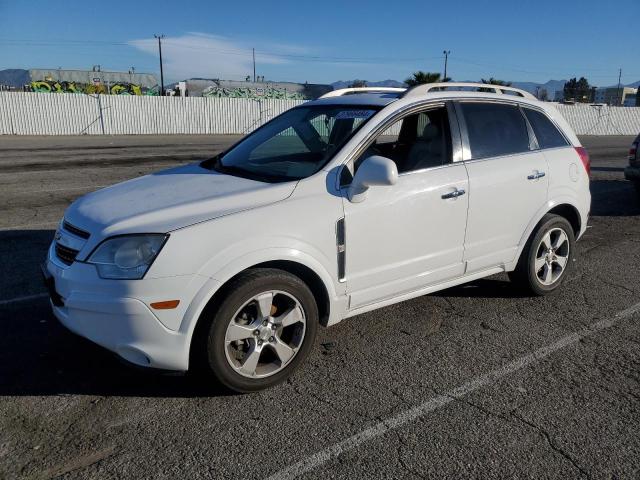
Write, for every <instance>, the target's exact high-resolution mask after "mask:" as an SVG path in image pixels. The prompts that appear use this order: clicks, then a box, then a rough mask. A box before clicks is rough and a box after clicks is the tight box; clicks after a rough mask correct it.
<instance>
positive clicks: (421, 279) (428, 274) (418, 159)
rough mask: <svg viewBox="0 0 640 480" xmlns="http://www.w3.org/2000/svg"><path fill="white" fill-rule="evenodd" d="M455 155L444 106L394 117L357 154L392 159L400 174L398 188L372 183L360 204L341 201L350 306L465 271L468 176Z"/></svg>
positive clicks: (376, 299)
mask: <svg viewBox="0 0 640 480" xmlns="http://www.w3.org/2000/svg"><path fill="white" fill-rule="evenodd" d="M451 152H452V142H451V131H450V124H449V118H448V115H447V109H446V108H445V107H444V106H439V107H436V108H431V109H426V110H424V111H421V112H419V113H415V114H412V115H410V116H407V117H404V118H403V119H401V120H398V121H397V122H394V123H393V124H392V125H391V126H390V127H389V128H388V129H386V130H385V131H384V132H382V134H381V135H379V136H378V137H377V138H376V139H375V142H374V143H372V145H371V146H370V147H369V148H368V149H367V151H366V152H365V153H364V154H363V157H362V158H361V159H359V160H363V159H364V158H365V157H367V156H370V155H383V156H385V157H388V158H391V159H392V160H393V161H394V162H395V163H396V165H397V166H398V173H399V176H398V182H397V183H396V184H395V185H393V186H385V187H371V188H370V189H369V190H368V192H367V196H366V198H365V199H364V201H362V202H360V203H352V202H350V201H349V200H348V199H347V198H345V199H344V211H345V237H346V261H345V279H346V282H347V291H348V293H349V294H350V296H351V304H350V308H352V309H353V308H358V307H362V306H365V305H368V304H372V303H375V302H378V301H382V300H385V299H388V298H392V297H395V296H398V295H401V294H404V293H409V292H412V291H415V290H418V289H420V288H423V287H425V286H428V285H433V284H437V283H440V282H443V281H445V280H448V279H451V278H455V277H458V276H460V275H461V274H462V272H463V246H464V236H465V226H466V221H467V209H468V198H469V196H468V195H467V194H466V192H467V190H468V180H467V173H466V169H465V166H464V164H463V163H462V162H457V163H453V162H452V153H451ZM359 160H357V161H356V162H355V165H356V166H357V165H358V164H359Z"/></svg>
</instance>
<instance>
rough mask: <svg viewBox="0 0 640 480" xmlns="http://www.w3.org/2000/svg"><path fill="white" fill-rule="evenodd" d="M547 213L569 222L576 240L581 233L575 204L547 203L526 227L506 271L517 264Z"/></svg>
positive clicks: (566, 202)
mask: <svg viewBox="0 0 640 480" xmlns="http://www.w3.org/2000/svg"><path fill="white" fill-rule="evenodd" d="M549 213H551V214H555V215H559V216H561V217H563V218H565V219H566V220H567V221H568V222H569V224H571V227H572V228H573V231H574V235H575V237H576V239H577V238H578V236H579V235H580V232H581V231H582V226H583V225H582V223H583V222H582V217H581V216H580V210H579V209H578V207H577V206H576V205H575V203H574V202H573V201H571V200H569V199H562V200H559V201H555V202H548V203H546V204H545V205H544V207H542V208H541V209H540V210H539V211H538V213H537V215H536V216H535V217H534V219H533V220H532V221H531V222H530V223H529V225H528V226H527V229H526V230H525V232H524V234H523V235H522V237H521V238H520V245H519V246H518V253H517V255H516V257H515V259H514V260H513V261H512V262H511V264H509V265H506V266H505V270H506V271H511V270H513V269H514V268H515V267H516V265H517V264H518V261H519V260H520V256H521V255H522V251H523V250H524V247H525V245H526V244H527V241H528V240H529V238H530V237H531V235H533V234H534V232H535V231H536V228H537V227H538V225H539V224H540V222H541V221H542V219H543V218H544V216H545V215H547V214H549Z"/></svg>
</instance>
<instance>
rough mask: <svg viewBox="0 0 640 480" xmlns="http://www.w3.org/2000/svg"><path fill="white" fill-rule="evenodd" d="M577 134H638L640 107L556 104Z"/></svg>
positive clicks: (639, 129)
mask: <svg viewBox="0 0 640 480" xmlns="http://www.w3.org/2000/svg"><path fill="white" fill-rule="evenodd" d="M556 108H557V109H558V110H559V111H560V113H561V114H562V116H563V117H564V118H565V119H566V120H567V122H569V125H571V128H573V130H574V131H575V132H576V134H577V135H638V133H640V107H608V106H606V105H602V106H599V105H598V106H596V105H562V104H560V105H556Z"/></svg>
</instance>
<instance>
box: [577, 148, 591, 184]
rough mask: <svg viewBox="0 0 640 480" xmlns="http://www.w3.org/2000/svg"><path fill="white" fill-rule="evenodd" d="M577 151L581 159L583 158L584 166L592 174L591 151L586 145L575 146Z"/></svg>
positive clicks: (589, 174) (588, 173)
mask: <svg viewBox="0 0 640 480" xmlns="http://www.w3.org/2000/svg"><path fill="white" fill-rule="evenodd" d="M575 148H576V153H577V154H578V155H579V156H580V160H582V165H583V166H584V169H585V171H586V172H587V175H588V176H589V177H590V176H591V160H589V153H588V152H587V150H586V148H584V147H575Z"/></svg>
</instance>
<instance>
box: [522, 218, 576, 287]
mask: <svg viewBox="0 0 640 480" xmlns="http://www.w3.org/2000/svg"><path fill="white" fill-rule="evenodd" d="M574 246H575V236H574V233H573V228H572V227H571V224H570V223H569V222H568V221H567V220H566V219H565V218H563V217H560V216H559V215H553V214H547V215H545V216H544V217H543V218H542V220H541V221H540V224H539V225H538V227H537V229H536V230H535V231H534V233H533V234H532V236H531V237H530V238H529V240H528V241H527V244H526V245H525V247H524V249H523V251H522V254H521V255H520V260H519V261H518V265H517V267H516V269H515V270H514V271H513V272H510V273H509V278H510V279H511V281H512V282H514V283H515V284H516V285H518V286H520V287H523V288H525V289H527V290H529V291H530V292H532V293H534V294H535V295H546V294H548V293H551V292H553V291H554V290H556V289H557V288H558V287H559V286H560V285H561V284H562V282H563V281H564V279H565V278H566V276H567V272H568V270H569V269H570V267H571V263H572V260H573V252H574Z"/></svg>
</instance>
